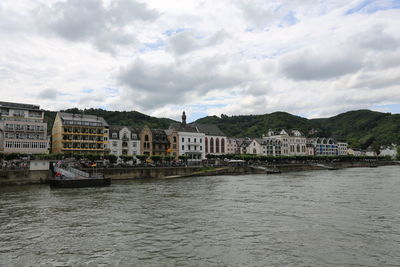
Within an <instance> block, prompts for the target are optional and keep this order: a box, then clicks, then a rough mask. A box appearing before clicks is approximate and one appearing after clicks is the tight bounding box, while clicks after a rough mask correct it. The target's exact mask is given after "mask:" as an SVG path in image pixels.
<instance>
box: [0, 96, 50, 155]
mask: <svg viewBox="0 0 400 267" xmlns="http://www.w3.org/2000/svg"><path fill="white" fill-rule="evenodd" d="M48 149H49V139H48V137H47V123H45V122H44V111H43V110H41V109H40V106H36V105H29V104H20V103H11V102H0V152H3V153H26V154H42V153H48Z"/></svg>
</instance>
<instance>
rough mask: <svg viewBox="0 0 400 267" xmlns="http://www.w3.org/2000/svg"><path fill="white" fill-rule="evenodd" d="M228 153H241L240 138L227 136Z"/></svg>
mask: <svg viewBox="0 0 400 267" xmlns="http://www.w3.org/2000/svg"><path fill="white" fill-rule="evenodd" d="M226 143H227V145H226V153H227V154H240V143H241V139H240V138H231V137H228V138H227V142H226Z"/></svg>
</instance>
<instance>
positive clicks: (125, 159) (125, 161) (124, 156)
mask: <svg viewBox="0 0 400 267" xmlns="http://www.w3.org/2000/svg"><path fill="white" fill-rule="evenodd" d="M119 157H120V159H122V161H123V162H124V163H128V162H129V161H131V160H133V157H132V156H128V155H121V156H119Z"/></svg>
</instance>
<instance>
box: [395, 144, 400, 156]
mask: <svg viewBox="0 0 400 267" xmlns="http://www.w3.org/2000/svg"><path fill="white" fill-rule="evenodd" d="M396 158H397V160H400V145H399V146H397V157H396Z"/></svg>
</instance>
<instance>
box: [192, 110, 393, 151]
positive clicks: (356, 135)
mask: <svg viewBox="0 0 400 267" xmlns="http://www.w3.org/2000/svg"><path fill="white" fill-rule="evenodd" d="M196 122H198V123H213V124H216V125H218V126H219V127H220V128H221V130H223V131H224V132H225V133H226V134H227V135H228V136H237V137H246V136H248V137H260V136H261V135H262V134H263V133H266V132H267V131H268V129H273V130H280V129H283V128H285V129H298V130H300V131H302V132H303V133H305V134H306V135H307V136H321V137H334V138H337V139H343V140H347V141H348V142H350V143H351V145H352V146H353V147H357V148H366V147H368V146H369V145H373V146H379V145H386V144H391V143H397V144H400V115H399V114H390V113H381V112H376V111H370V110H357V111H349V112H346V113H342V114H339V115H337V116H334V117H331V118H323V119H311V120H309V119H306V118H302V117H299V116H295V115H292V114H289V113H286V112H274V113H270V114H264V115H246V116H245V115H241V116H226V115H221V117H217V116H208V117H204V118H201V119H198V120H197V121H196Z"/></svg>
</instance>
